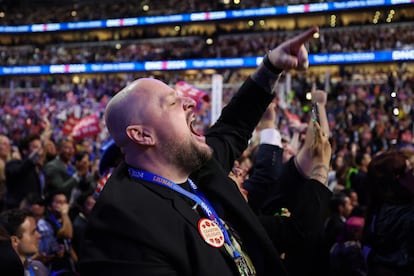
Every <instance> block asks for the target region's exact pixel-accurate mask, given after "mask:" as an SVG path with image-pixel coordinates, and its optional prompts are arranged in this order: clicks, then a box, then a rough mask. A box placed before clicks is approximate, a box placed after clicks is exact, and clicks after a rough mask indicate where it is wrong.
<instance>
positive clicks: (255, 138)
mask: <svg viewBox="0 0 414 276" xmlns="http://www.w3.org/2000/svg"><path fill="white" fill-rule="evenodd" d="M175 2H176V1H168V3H169V4H171V7H174V5H175V6H177V5H176V3H175ZM154 3H158V2H157V1H154V2H152V3H151V4H154ZM163 3H164V2H163ZM217 3H218V2H217ZM260 3H261V4H260V5H262V6H267V5H276V4H278V2H277V1H265V2H263V1H260ZM292 3H293V2H292ZM186 4H188V3H186ZM102 5H106V4H102ZM111 5H112V6H111V11H112V9H113V3H112V4H111ZM117 5H120V7H121V6H122V7H128V9H129V8H130V6H129V3H128V1H126V2H125V3H124V2H122V1H121V2H120V3H118V4H117ZM158 5H161V4H160V3H158ZM189 5H190V6H191V7H188V6H185V5H182V6H180V5H178V6H180V7H185V11H186V12H189V11H190V10H191V11H193V10H195V11H196V10H199V9H205V8H206V5H207V4H206V3H202V2H190V4H189ZM220 5H223V4H220ZM249 5H252V6H255V5H256V7H257V5H259V4H258V3H257V1H249V2H243V7H241V6H240V7H241V8H246V7H248V6H249ZM178 6H177V7H178ZM86 7H87V6H86ZM164 7H165V8H166V9H169V8H170V6H169V5H164ZM177 7H174V11H177ZM216 8H217V9H221V8H222V6H217V7H214V6H213V7H211V6H210V7H208V9H216ZM128 9H127V10H128ZM82 10H83V11H88V9H87V8H85V7H84V8H83V9H82ZM67 11H68V10H66V8H62V13H60V11H57V12H56V14H54V15H53V16H54V18H51V19H50V20H52V21H53V20H54V19H55V18H56V20H57V19H59V21H65V20H64V19H66V17H65V16H66V15H67ZM105 11H106V9H105V8H103V9H102V10H101V11H100V13H99V14H97V13H96V12H97V9H94V12H91V13H90V14H89V15H88V16H87V17H84V16H85V15H83V14H81V13H78V14H77V17H76V18H75V19H76V20H79V19H80V18H85V19H93V18H95V16H96V17H97V18H103V17H102V16H105V15H103V14H102V13H105ZM119 11H120V12H123V13H122V17H125V15H128V12H127V11H125V9H122V8H120V9H119ZM130 11H131V12H134V11H133V10H130ZM179 11H180V10H178V12H179ZM168 12H169V13H172V12H170V11H168ZM23 14H24V11H21V15H22V16H21V17H20V18H19V17H16V18H17V19H20V20H23V19H22V18H23V17H24V16H23ZM134 14H136V13H134ZM33 16H35V13H34V14H33ZM111 16H112V14H111ZM32 18H33V17H31V16H28V17H25V18H24V20H26V19H27V20H29V21H30V20H32ZM8 20H10V19H9V18H7V19H5V20H3V21H4V22H7V23H10V22H11V21H8ZM45 20H49V19H47V18H45ZM70 20H74V19H73V18H72V19H69V18H67V21H70ZM19 22H24V21H19ZM347 30H348V29H343V30H341V29H339V30H327V31H326V32H325V33H324V34H323V36H322V37H320V39H319V40H310V38H311V37H312V36H313V34H314V33H315V32H316V31H317V29H316V28H313V29H310V30H308V31H306V32H304V33H302V34H300V35H297V36H295V37H294V38H293V39H290V40H287V38H288V37H292V36H293V34H294V33H290V32H280V34H279V35H275V34H274V33H272V34H270V33H269V34H263V33H260V34H253V33H252V34H250V36H246V37H243V36H242V37H243V39H248V40H249V41H250V42H252V43H240V39H241V38H240V37H238V36H234V37H233V36H232V35H229V36H227V35H222V36H221V37H219V38H218V39H217V45H220V47H214V49H213V48H209V49H208V50H206V49H202V47H197V45H201V44H202V43H204V41H202V40H201V39H200V38H195V39H194V40H193V42H192V43H194V44H193V45H192V47H188V43H185V44H183V42H182V40H180V39H179V38H178V39H177V42H174V41H172V42H171V44H170V46H172V47H174V49H175V52H174V53H173V51H168V50H166V49H165V48H163V47H159V49H160V51H155V49H157V46H154V45H157V43H156V42H155V44H150V43H142V44H140V43H139V44H133V43H131V45H129V46H128V47H123V48H121V49H120V50H119V51H114V50H110V49H109V48H105V46H104V47H99V48H98V47H97V48H95V47H90V48H87V49H80V48H79V49H77V48H69V49H67V48H66V49H65V48H63V47H62V48H59V49H58V48H56V49H54V50H52V48H50V49H47V50H45V52H41V53H40V52H37V53H35V52H31V51H33V50H34V48H31V47H28V48H24V47H23V48H24V51H27V52H26V55H20V56H19V58H17V54H16V59H14V60H15V61H14V62H15V63H14V64H19V63H25V64H42V63H43V62H45V61H46V60H47V61H48V63H54V62H56V63H61V62H64V63H68V62H70V63H72V62H80V63H84V62H99V61H133V60H134V59H136V60H154V59H155V60H156V59H170V58H183V57H184V58H193V57H194V58H196V57H224V56H227V55H228V56H246V55H264V54H265V51H264V50H263V48H269V49H272V48H274V50H273V51H272V52H270V53H268V54H267V55H265V58H264V61H263V63H262V64H261V65H260V66H259V67H258V68H256V69H255V71H254V72H253V73H251V74H250V73H249V74H248V75H246V74H243V73H241V72H236V71H232V70H226V71H223V72H222V73H223V74H222V75H223V76H224V77H225V82H226V84H230V86H229V87H225V89H224V91H223V92H224V94H223V106H224V107H225V108H224V109H223V111H222V114H221V117H220V118H219V120H218V121H217V122H216V123H215V124H214V125H212V124H211V122H210V116H211V114H210V112H211V111H210V108H211V103H209V102H207V101H204V102H202V104H201V106H199V107H197V108H196V104H195V102H194V99H192V98H188V97H185V96H182V95H178V94H176V92H174V90H173V89H172V88H171V87H174V84H175V83H177V82H178V81H180V80H184V81H188V82H189V83H192V84H194V85H195V86H197V85H199V86H203V85H204V86H205V85H206V83H210V82H211V76H210V75H206V74H202V73H199V74H197V75H192V76H191V79H185V77H183V75H180V74H175V73H165V74H163V75H154V77H155V78H141V75H133V74H127V75H125V76H124V77H120V76H117V77H115V76H114V77H109V76H104V77H100V76H99V77H98V76H91V77H85V78H82V80H81V81H79V80H78V81H74V79H73V78H72V77H68V76H41V77H22V78H20V79H18V80H17V78H14V77H12V78H10V79H6V78H4V79H2V84H1V87H7V92H8V93H1V94H0V103H1V104H0V127H1V128H0V211H1V214H0V253H1V254H0V258H1V260H0V272H1V273H0V274H3V271H4V272H5V273H6V274H5V275H23V273H31V274H30V275H41V276H43V275H79V273H82V275H83V274H85V275H114V274H117V275H130V274H134V273H135V274H140V275H162V274H163V273H164V274H167V273H170V274H176V275H212V274H217V275H270V274H271V275H274V274H277V275H332V276H333V275H339V276H342V275H344V276H345V275H359V276H364V275H369V276H375V275H404V276H405V275H412V274H413V273H414V248H413V244H414V241H413V238H412V235H411V233H412V231H413V230H414V229H413V217H414V208H413V199H414V186H413V185H414V173H413V167H414V146H413V145H414V138H413V135H414V124H413V121H414V109H413V106H414V104H413V99H414V75H413V74H414V73H413V72H410V69H407V68H406V67H405V66H404V64H402V65H401V66H400V67H399V68H398V69H397V70H395V71H388V72H374V73H373V72H360V71H357V70H358V69H355V70H354V71H352V72H349V71H345V70H344V71H341V72H338V73H337V74H338V75H332V76H327V75H326V74H324V76H322V78H321V77H320V76H317V75H312V74H310V73H306V72H297V71H291V70H292V69H293V70H296V69H306V67H307V60H306V56H307V51H309V52H310V53H318V52H335V51H359V50H380V49H382V50H383V49H401V48H404V47H406V46H407V45H408V46H409V45H410V42H411V41H412V38H413V28H412V26H411V25H406V24H397V25H395V28H388V27H381V26H379V27H378V28H375V29H370V28H358V31H355V32H353V33H348V31H347ZM295 33H296V32H295ZM321 34H322V32H321ZM256 36H260V39H257V40H256V39H252V37H256ZM361 37H363V39H360V38H361ZM308 40H310V43H309V47H308V49H306V48H305V47H304V45H303V44H304V43H305V42H307V41H308ZM160 41H161V40H160ZM254 41H256V42H258V41H260V43H257V45H256V44H254V43H253V42H254ZM356 42H358V43H356ZM97 45H98V44H97ZM235 45H237V46H238V47H235ZM277 45H278V46H277ZM164 46H165V45H164ZM242 46H245V47H242ZM276 46H277V47H276ZM23 48H22V49H23ZM198 48H200V49H198ZM180 49H182V50H180ZM2 50H3V52H2V55H1V57H0V58H1V60H2V62H4V64H5V65H6V64H8V65H10V64H9V62H10V60H12V59H13V55H12V54H10V53H8V52H7V51H8V48H7V47H6V48H3V49H2ZM203 50H204V52H203ZM100 52H101V53H102V54H101V55H100V54H99V53H100ZM59 53H61V55H59ZM85 53H89V54H88V55H92V53H93V54H94V55H93V57H88V55H84V54H85ZM144 53H147V55H144ZM20 54H21V53H20ZM43 54H44V55H43ZM134 55H135V56H134ZM175 55H176V56H175ZM10 57H11V59H10ZM34 57H37V60H35V59H33V58H34ZM68 58H69V59H68ZM88 58H90V59H88ZM18 59H20V60H18ZM54 60H55V61H54ZM283 70H285V73H284V74H281V72H282V71H283ZM288 72H289V73H290V74H292V75H291V80H290V84H289V86H290V87H291V91H285V89H286V86H287V85H286V83H285V81H286V79H285V78H287V76H286V74H287V73H288ZM187 77H188V78H190V76H187ZM136 79H138V80H136ZM156 79H159V80H156ZM160 80H161V81H160ZM324 81H327V83H324ZM275 83H278V84H279V85H274V84H275ZM240 86H241V88H240V89H239V87H240ZM322 88H323V89H322ZM5 90H6V89H5ZM324 90H326V91H324ZM208 92H209V91H208ZM309 95H311V100H309V98H308V96H309ZM138 107H139V108H138ZM196 115H197V118H196ZM92 117H93V118H95V119H94V120H93V123H94V125H93V126H94V128H95V129H94V130H96V131H91V130H90V129H89V130H88V127H92V126H91V125H88V127H86V128H85V127H84V128H83V130H84V131H85V132H84V133H83V135H82V132H81V135H80V134H79V132H75V131H74V130H75V129H76V128H77V127H78V126H79V124H80V123H82V122H83V123H85V122H84V121H82V119H84V118H92ZM203 135H205V136H203ZM115 143H116V145H115ZM108 145H109V147H108ZM207 145H208V146H207ZM210 147H211V148H210ZM212 149H213V150H212ZM110 174H112V175H111V177H110V178H109V175H110ZM108 179H109V181H108ZM190 179H191V180H190ZM193 181H194V182H193ZM155 184H156V185H155ZM170 189H172V190H173V191H170ZM182 190H184V191H182ZM188 194H192V195H193V196H191V195H190V196H189V195H188ZM96 203H97V204H96ZM95 204H96V205H95ZM203 229H206V230H203ZM209 235H212V236H210V238H208V237H209ZM212 263H214V265H212Z"/></svg>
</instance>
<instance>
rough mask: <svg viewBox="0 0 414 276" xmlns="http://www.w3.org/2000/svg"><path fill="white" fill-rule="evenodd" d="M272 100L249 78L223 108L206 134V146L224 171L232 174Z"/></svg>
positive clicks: (270, 96)
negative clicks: (211, 149)
mask: <svg viewBox="0 0 414 276" xmlns="http://www.w3.org/2000/svg"><path fill="white" fill-rule="evenodd" d="M272 99H273V95H271V94H270V93H268V92H267V91H265V90H264V89H263V88H262V87H260V86H259V85H257V84H256V83H255V82H254V81H253V80H252V79H251V78H250V77H249V78H248V79H247V80H246V81H245V83H244V84H243V85H242V86H241V88H240V89H239V91H238V92H237V93H236V95H234V97H233V98H232V99H231V100H230V102H229V103H228V104H227V105H226V106H225V107H224V108H223V110H222V113H221V115H220V117H219V119H218V120H217V122H216V123H215V124H214V125H213V126H212V127H211V128H210V129H209V130H207V132H206V142H207V144H208V145H210V146H211V147H212V148H213V150H214V157H215V158H216V159H217V161H218V162H219V163H220V164H221V165H222V166H223V168H224V170H225V171H227V172H229V171H230V170H231V168H232V167H233V162H234V160H236V159H237V158H238V157H240V155H241V154H242V153H243V151H244V150H245V149H246V147H247V145H248V142H249V139H250V138H251V136H252V133H253V131H254V128H255V127H256V125H257V124H258V122H259V121H260V119H261V117H262V115H263V113H264V112H265V110H266V108H267V106H268V105H269V104H270V102H271V101H272Z"/></svg>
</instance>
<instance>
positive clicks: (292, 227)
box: [244, 144, 332, 276]
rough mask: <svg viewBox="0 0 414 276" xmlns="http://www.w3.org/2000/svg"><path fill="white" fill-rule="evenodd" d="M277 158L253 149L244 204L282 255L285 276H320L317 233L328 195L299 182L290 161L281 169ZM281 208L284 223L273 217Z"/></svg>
mask: <svg viewBox="0 0 414 276" xmlns="http://www.w3.org/2000/svg"><path fill="white" fill-rule="evenodd" d="M282 153H283V150H282V149H281V148H280V147H278V146H275V145H268V144H261V145H259V149H258V151H257V154H256V159H255V163H254V167H253V173H252V175H251V176H250V177H249V179H248V180H247V181H246V183H244V186H245V188H246V189H248V191H249V194H248V199H249V204H250V205H251V207H252V208H253V209H254V211H255V212H256V213H257V214H258V215H259V217H260V220H261V221H262V223H263V224H264V225H265V228H266V229H267V231H268V232H269V236H270V237H271V239H272V241H273V242H274V245H275V247H276V248H277V249H278V250H279V251H281V252H285V253H286V257H285V260H284V263H285V266H286V268H287V270H288V272H289V275H292V276H293V275H295V276H296V275H298V276H306V275H310V276H311V275H319V276H323V275H326V274H327V272H328V271H327V268H328V251H327V250H325V248H326V247H325V243H324V236H323V228H324V220H325V218H326V213H327V210H328V204H329V200H330V198H331V195H332V193H331V192H330V191H329V189H328V188H327V187H326V186H324V185H322V184H321V183H319V182H318V181H316V180H311V179H307V178H304V177H303V176H302V174H301V173H300V172H299V171H298V169H297V167H296V165H295V162H294V159H293V158H291V159H290V160H289V161H288V162H286V163H285V164H282ZM282 207H284V208H288V210H289V211H290V212H291V216H290V217H283V216H274V214H275V213H280V209H281V208H282Z"/></svg>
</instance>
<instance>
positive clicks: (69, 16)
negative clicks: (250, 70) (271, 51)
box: [1, 0, 331, 25]
mask: <svg viewBox="0 0 414 276" xmlns="http://www.w3.org/2000/svg"><path fill="white" fill-rule="evenodd" d="M3 2H4V3H3V12H5V13H6V16H5V17H3V18H2V19H1V24H2V25H20V24H21V25H23V24H35V23H48V22H74V21H85V20H97V19H102V18H127V17H137V16H154V15H165V14H179V13H191V12H207V11H220V10H228V9H234V10H239V9H248V8H258V7H270V6H284V5H286V4H290V5H295V4H304V3H317V2H320V1H313V0H311V1H307V0H289V1H281V0H243V1H214V2H200V1H195V0H190V1H185V2H180V1H178V0H168V1H162V0H146V1H143V2H141V3H137V2H136V1H132V0H121V1H117V2H116V3H113V2H111V1H108V0H102V1H99V3H98V4H97V3H96V1H91V0H86V1H81V2H80V1H79V2H76V3H73V1H69V0H62V1H59V4H56V5H55V10H54V11H55V12H53V13H48V12H45V10H47V9H45V7H48V6H47V5H50V3H49V2H48V1H43V2H42V1H37V5H38V8H37V9H36V10H35V11H34V10H33V9H30V8H28V7H27V6H25V4H24V3H20V2H15V1H8V0H4V1H3ZM22 2H24V1H22ZM45 2H46V3H45ZM328 2H331V1H328ZM97 5H98V6H97ZM144 6H148V9H144V8H143V7H144ZM74 11H75V12H76V13H73V12H74Z"/></svg>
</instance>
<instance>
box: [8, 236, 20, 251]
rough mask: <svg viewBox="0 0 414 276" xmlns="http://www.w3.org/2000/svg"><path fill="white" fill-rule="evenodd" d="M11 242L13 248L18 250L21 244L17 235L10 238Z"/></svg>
mask: <svg viewBox="0 0 414 276" xmlns="http://www.w3.org/2000/svg"><path fill="white" fill-rule="evenodd" d="M10 241H11V244H12V246H13V248H16V247H17V245H18V244H19V238H18V237H17V236H15V235H11V236H10Z"/></svg>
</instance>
